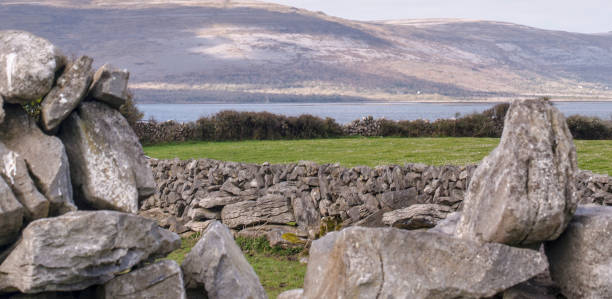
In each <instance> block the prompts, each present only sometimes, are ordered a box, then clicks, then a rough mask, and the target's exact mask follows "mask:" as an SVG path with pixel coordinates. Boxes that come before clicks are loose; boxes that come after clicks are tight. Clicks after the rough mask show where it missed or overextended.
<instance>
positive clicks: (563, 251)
mask: <svg viewBox="0 0 612 299" xmlns="http://www.w3.org/2000/svg"><path fill="white" fill-rule="evenodd" d="M611 248H612V207H603V206H595V205H586V206H579V207H578V209H577V211H576V214H575V215H574V218H573V219H572V221H571V222H570V224H569V225H568V227H567V229H566V230H565V232H564V233H563V234H562V235H561V237H559V239H557V240H555V241H553V242H550V243H546V255H547V256H548V259H549V261H550V275H551V276H552V278H553V280H554V281H555V282H556V283H557V284H559V286H560V287H561V290H562V292H563V294H564V295H565V296H567V297H568V298H612V250H611Z"/></svg>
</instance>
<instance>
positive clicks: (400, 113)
mask: <svg viewBox="0 0 612 299" xmlns="http://www.w3.org/2000/svg"><path fill="white" fill-rule="evenodd" d="M495 104H496V103H313V104H308V103H275V104H139V105H138V108H139V109H140V110H141V111H142V112H144V114H145V117H144V119H145V120H148V119H150V118H154V119H155V120H157V121H166V120H175V121H178V122H188V121H195V120H197V119H198V118H200V117H202V116H210V115H213V114H216V113H217V112H219V111H223V110H236V111H257V112H260V111H268V112H271V113H275V114H282V115H287V116H298V115H301V114H312V115H315V116H319V117H331V118H333V119H335V120H336V121H337V122H339V123H343V124H344V123H349V122H351V121H353V120H355V119H358V118H361V117H365V116H369V115H371V116H373V117H374V118H381V117H384V118H386V119H392V120H415V119H427V120H436V119H439V118H453V117H456V116H461V115H466V114H470V113H473V112H482V111H483V110H486V109H489V108H491V107H493V106H494V105H495ZM555 106H556V107H557V108H559V110H561V112H563V113H564V114H565V115H566V116H570V115H574V114H580V115H586V116H597V117H600V118H602V119H611V118H612V102H556V103H555Z"/></svg>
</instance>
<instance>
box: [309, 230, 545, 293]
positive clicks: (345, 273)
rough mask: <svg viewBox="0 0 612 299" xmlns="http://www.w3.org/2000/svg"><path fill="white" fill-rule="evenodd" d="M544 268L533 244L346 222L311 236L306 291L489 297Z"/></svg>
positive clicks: (542, 256)
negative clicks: (481, 240) (482, 241)
mask: <svg viewBox="0 0 612 299" xmlns="http://www.w3.org/2000/svg"><path fill="white" fill-rule="evenodd" d="M546 267H547V263H546V257H545V256H544V255H542V254H540V253H539V252H537V251H534V250H530V249H521V248H514V247H510V246H506V245H503V244H497V243H489V244H484V245H481V244H479V243H477V242H474V241H470V240H464V239H457V238H453V237H451V236H447V235H444V234H438V233H430V232H423V231H406V230H400V229H395V228H365V227H350V228H347V229H344V230H342V231H340V232H333V233H329V234H327V235H326V236H325V237H323V238H321V239H319V240H316V241H314V242H313V243H312V247H311V248H310V257H309V261H308V269H307V272H306V278H305V281H304V298H480V297H489V296H493V295H495V294H497V293H498V292H500V291H503V290H505V289H507V288H509V287H511V286H513V285H516V284H518V283H520V282H523V281H525V280H528V279H530V278H531V277H533V276H535V275H537V274H539V273H541V272H543V271H544V270H545V269H546Z"/></svg>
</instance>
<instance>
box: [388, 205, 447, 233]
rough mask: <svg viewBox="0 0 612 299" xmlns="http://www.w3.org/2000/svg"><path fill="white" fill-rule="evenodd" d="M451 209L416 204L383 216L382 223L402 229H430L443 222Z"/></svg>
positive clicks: (441, 206)
mask: <svg viewBox="0 0 612 299" xmlns="http://www.w3.org/2000/svg"><path fill="white" fill-rule="evenodd" d="M451 212H452V209H451V208H450V207H448V206H443V205H437V204H416V205H412V206H410V207H407V208H403V209H399V210H395V211H391V212H388V213H385V214H383V223H384V224H385V225H388V226H392V227H395V228H402V229H419V228H431V227H434V226H436V224H438V222H439V221H441V220H444V219H445V218H446V216H448V214H450V213H451Z"/></svg>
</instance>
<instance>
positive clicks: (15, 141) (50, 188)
mask: <svg viewBox="0 0 612 299" xmlns="http://www.w3.org/2000/svg"><path fill="white" fill-rule="evenodd" d="M6 111H7V113H8V115H7V117H6V121H5V122H4V123H2V124H0V141H2V142H4V144H5V145H6V146H7V147H8V148H9V149H11V150H12V151H14V152H16V153H17V154H19V155H20V156H21V157H22V158H23V159H24V160H25V162H26V164H27V166H28V170H29V172H30V174H31V176H32V178H33V179H34V182H35V183H36V187H37V188H38V190H39V191H40V192H41V193H42V194H43V195H44V196H45V197H46V198H47V200H49V201H50V210H49V214H50V215H52V216H56V215H59V214H64V213H67V212H70V211H75V210H76V206H75V204H74V201H73V197H72V184H71V181H70V166H69V163H68V156H67V155H66V150H65V148H64V145H63V144H62V142H61V140H60V139H59V138H57V137H55V136H49V135H46V134H45V133H43V132H42V131H41V130H40V128H38V125H37V124H36V121H35V120H34V119H32V118H31V117H30V116H29V115H28V114H27V113H26V112H25V111H24V110H23V109H22V108H21V107H18V106H10V107H7V109H6Z"/></svg>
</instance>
